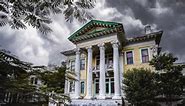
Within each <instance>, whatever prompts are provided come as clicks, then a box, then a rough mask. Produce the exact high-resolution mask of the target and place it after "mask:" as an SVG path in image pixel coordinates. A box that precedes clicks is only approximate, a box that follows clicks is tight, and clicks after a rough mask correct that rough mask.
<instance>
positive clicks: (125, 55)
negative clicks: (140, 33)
mask: <svg viewBox="0 0 185 106" xmlns="http://www.w3.org/2000/svg"><path fill="white" fill-rule="evenodd" d="M130 51H132V55H133V64H134V63H135V56H134V50H127V51H125V52H124V57H125V64H126V65H133V64H128V63H127V52H130Z"/></svg>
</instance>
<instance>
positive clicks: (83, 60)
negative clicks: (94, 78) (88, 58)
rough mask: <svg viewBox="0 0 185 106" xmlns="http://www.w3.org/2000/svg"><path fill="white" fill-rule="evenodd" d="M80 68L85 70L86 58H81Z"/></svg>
mask: <svg viewBox="0 0 185 106" xmlns="http://www.w3.org/2000/svg"><path fill="white" fill-rule="evenodd" d="M80 70H85V59H81V60H80Z"/></svg>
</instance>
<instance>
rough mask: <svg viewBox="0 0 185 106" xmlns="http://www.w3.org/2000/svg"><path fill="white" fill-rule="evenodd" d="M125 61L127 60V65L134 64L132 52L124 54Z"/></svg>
mask: <svg viewBox="0 0 185 106" xmlns="http://www.w3.org/2000/svg"><path fill="white" fill-rule="evenodd" d="M126 59H127V64H133V63H134V61H133V52H132V51H129V52H126Z"/></svg>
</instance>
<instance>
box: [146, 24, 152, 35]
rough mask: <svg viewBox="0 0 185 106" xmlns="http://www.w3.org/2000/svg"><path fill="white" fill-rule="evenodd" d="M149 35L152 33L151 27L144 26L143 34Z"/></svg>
mask: <svg viewBox="0 0 185 106" xmlns="http://www.w3.org/2000/svg"><path fill="white" fill-rule="evenodd" d="M150 33H152V29H151V26H150V25H146V26H145V34H150Z"/></svg>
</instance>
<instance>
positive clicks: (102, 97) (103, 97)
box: [98, 96, 106, 99]
mask: <svg viewBox="0 0 185 106" xmlns="http://www.w3.org/2000/svg"><path fill="white" fill-rule="evenodd" d="M98 99H106V97H105V96H98Z"/></svg>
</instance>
